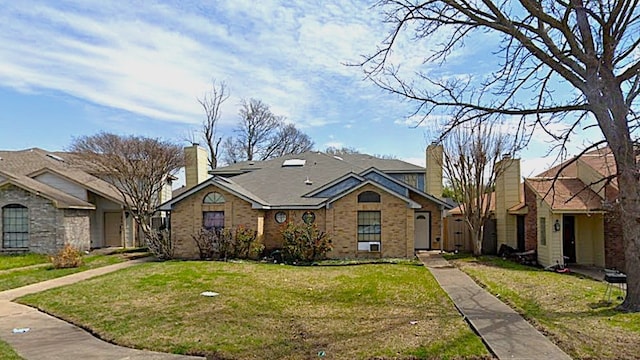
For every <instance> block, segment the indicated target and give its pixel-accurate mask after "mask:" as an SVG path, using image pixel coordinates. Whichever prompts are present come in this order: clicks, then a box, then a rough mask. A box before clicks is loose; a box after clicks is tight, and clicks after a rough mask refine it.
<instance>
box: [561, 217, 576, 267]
mask: <svg viewBox="0 0 640 360" xmlns="http://www.w3.org/2000/svg"><path fill="white" fill-rule="evenodd" d="M562 254H563V255H564V256H565V262H566V263H570V264H573V263H575V262H576V218H575V217H574V216H568V215H564V216H562Z"/></svg>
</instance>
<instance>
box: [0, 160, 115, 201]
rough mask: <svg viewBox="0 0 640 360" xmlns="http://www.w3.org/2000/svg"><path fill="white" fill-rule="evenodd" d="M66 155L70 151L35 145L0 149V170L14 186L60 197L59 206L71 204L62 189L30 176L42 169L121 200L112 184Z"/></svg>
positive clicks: (67, 195) (41, 172) (106, 196)
mask: <svg viewBox="0 0 640 360" xmlns="http://www.w3.org/2000/svg"><path fill="white" fill-rule="evenodd" d="M68 157H72V154H67V153H63V152H48V151H46V150H43V149H39V148H32V149H26V150H19V151H0V171H3V172H5V173H7V174H11V182H12V183H14V184H15V185H16V186H23V187H26V188H34V189H35V188H37V191H38V192H40V193H42V194H46V195H48V196H50V197H55V198H57V199H58V200H60V203H59V204H61V205H60V206H62V204H71V203H73V201H71V200H70V199H67V198H65V199H63V198H64V197H63V196H62V195H61V194H65V193H64V192H62V191H60V190H57V189H55V188H53V187H51V186H49V185H47V184H44V183H41V182H38V181H36V180H34V179H33V178H34V177H36V176H38V175H40V174H43V173H46V172H51V173H55V174H57V175H58V176H62V177H64V178H66V179H68V180H70V181H72V182H75V183H76V184H78V185H79V186H82V187H84V188H86V189H87V190H89V191H91V192H94V193H96V194H98V195H100V196H103V197H105V198H108V199H110V200H112V201H114V202H117V203H122V196H121V195H120V193H119V192H118V191H117V190H116V189H115V187H114V186H113V185H111V184H109V183H108V182H106V181H104V180H101V179H99V178H97V177H95V176H93V175H91V174H89V173H87V172H86V171H83V169H82V168H80V167H78V166H76V165H74V164H72V163H71V162H69V161H67V160H69V158H68ZM65 196H66V197H72V198H74V197H73V196H71V195H69V194H65ZM74 199H76V198H74ZM78 200H79V201H81V202H82V204H83V206H86V204H89V203H87V202H85V201H83V200H80V199H78ZM76 205H78V204H76ZM76 205H73V206H76ZM89 205H91V204H89ZM91 206H93V205H91Z"/></svg>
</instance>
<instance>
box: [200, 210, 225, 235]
mask: <svg viewBox="0 0 640 360" xmlns="http://www.w3.org/2000/svg"><path fill="white" fill-rule="evenodd" d="M202 226H203V227H204V228H205V229H207V230H215V231H216V232H220V231H222V229H223V228H224V211H205V212H203V213H202Z"/></svg>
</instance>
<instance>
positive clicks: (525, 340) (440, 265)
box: [418, 252, 571, 360]
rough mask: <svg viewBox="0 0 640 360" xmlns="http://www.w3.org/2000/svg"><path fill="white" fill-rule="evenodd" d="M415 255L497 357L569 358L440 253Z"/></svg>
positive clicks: (536, 359)
mask: <svg viewBox="0 0 640 360" xmlns="http://www.w3.org/2000/svg"><path fill="white" fill-rule="evenodd" d="M418 257H419V258H420V260H422V262H423V263H424V265H425V266H426V267H427V268H428V269H429V271H431V273H432V274H433V276H434V277H435V278H436V280H437V281H438V283H439V284H440V286H441V287H442V288H443V289H444V290H445V291H446V292H447V294H449V297H451V299H452V300H453V302H454V303H455V305H456V307H457V308H458V310H459V311H460V313H461V314H462V315H463V316H464V317H465V318H466V320H467V321H468V322H469V324H471V326H472V327H473V328H474V329H475V330H476V331H477V332H478V334H479V335H480V337H482V339H483V340H484V342H485V343H486V344H487V346H488V347H489V349H490V350H491V351H492V352H493V353H494V354H495V355H496V356H497V357H498V359H532V360H533V359H535V360H538V359H571V358H570V357H569V356H568V355H567V354H565V353H564V352H563V351H562V350H560V348H558V347H557V346H556V345H555V344H554V343H552V342H551V341H549V339H547V338H546V337H544V336H543V335H542V334H541V333H540V332H539V331H538V330H536V329H535V328H534V327H533V326H531V324H529V323H528V322H527V321H525V320H524V319H523V318H522V316H520V315H519V314H518V313H516V312H515V311H513V309H511V308H510V307H509V306H507V305H505V304H504V303H503V302H502V301H500V300H498V299H497V298H496V297H494V296H493V295H491V294H489V293H488V292H487V291H486V290H484V289H482V288H481V287H480V286H478V284H476V283H475V282H474V281H473V280H472V279H471V278H470V277H469V276H468V275H467V274H465V273H463V272H462V271H460V270H458V269H457V268H456V267H454V266H453V265H451V264H449V262H447V260H445V259H444V258H443V257H442V255H440V254H438V253H437V252H423V253H419V254H418Z"/></svg>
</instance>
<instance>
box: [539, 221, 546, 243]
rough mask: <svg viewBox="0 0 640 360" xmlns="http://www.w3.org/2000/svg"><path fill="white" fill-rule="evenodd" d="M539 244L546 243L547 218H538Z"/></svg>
mask: <svg viewBox="0 0 640 360" xmlns="http://www.w3.org/2000/svg"><path fill="white" fill-rule="evenodd" d="M540 245H545V246H546V245H547V218H544V217H541V218H540Z"/></svg>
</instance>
